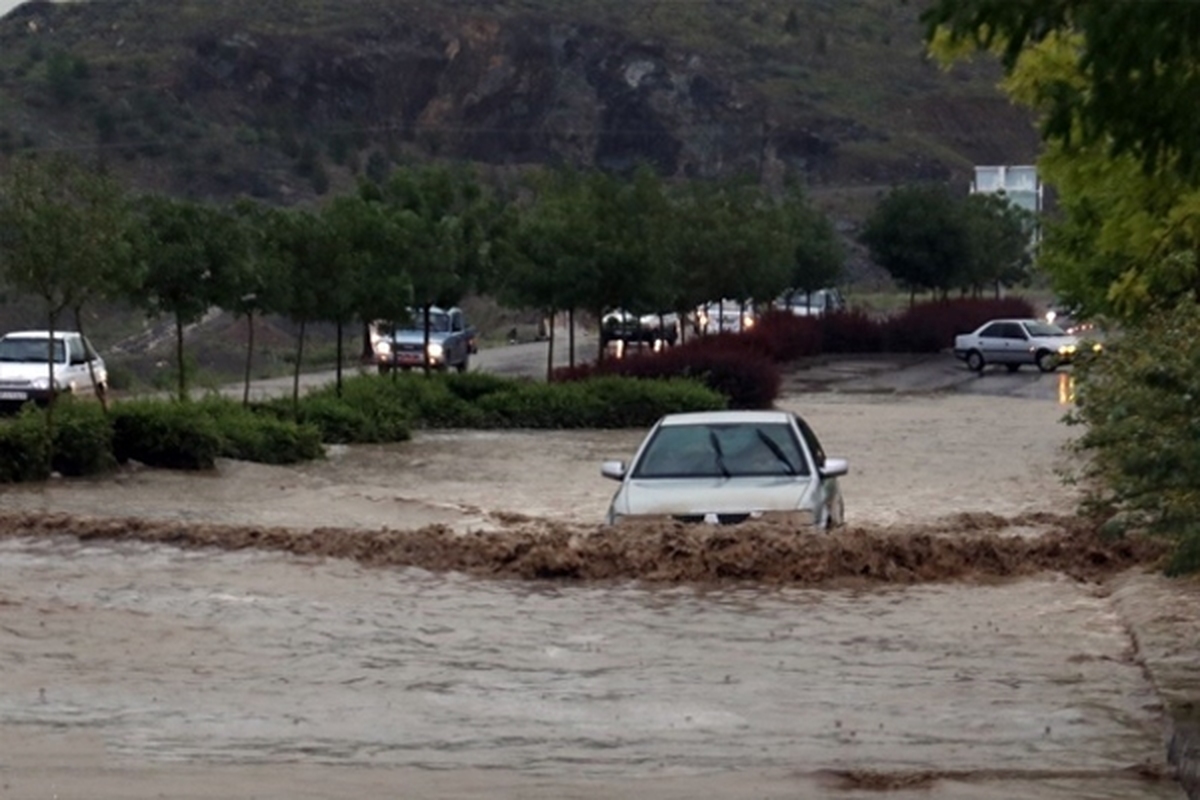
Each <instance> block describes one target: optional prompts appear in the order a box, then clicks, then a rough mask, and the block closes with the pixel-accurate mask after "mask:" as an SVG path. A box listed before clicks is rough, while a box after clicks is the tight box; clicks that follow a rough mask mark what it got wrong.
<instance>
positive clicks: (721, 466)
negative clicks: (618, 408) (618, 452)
mask: <svg viewBox="0 0 1200 800" xmlns="http://www.w3.org/2000/svg"><path fill="white" fill-rule="evenodd" d="M849 469H850V467H849V464H848V463H847V462H846V460H845V459H842V458H827V457H826V456H825V451H824V450H823V449H822V448H821V443H820V442H819V441H818V440H817V437H816V434H814V433H813V431H812V428H810V427H809V426H808V423H806V422H805V421H804V420H803V419H801V418H800V417H799V416H797V415H796V414H792V413H789V412H786V411H707V412H698V413H689V414H669V415H667V416H665V417H663V418H662V419H661V420H659V421H658V422H657V423H656V424H655V426H654V427H653V428H652V429H651V430H650V433H649V434H647V436H646V438H645V439H644V440H643V441H642V444H641V445H640V446H639V447H638V450H637V453H636V455H634V457H633V460H632V461H631V462H629V464H628V465H626V464H625V462H624V461H606V462H605V463H604V465H603V467H602V468H601V470H600V472H601V474H602V475H604V477H606V478H611V479H613V480H616V481H620V482H621V488H619V489H618V490H617V493H616V495H615V496H614V497H613V500H612V503H611V505H610V506H609V509H608V516H607V519H606V522H607V524H610V525H612V524H616V523H618V522H620V521H622V520H626V519H630V518H667V519H670V518H673V519H676V520H679V521H682V522H711V523H719V524H726V525H729V524H737V523H740V522H745V521H746V520H749V519H759V518H763V517H771V518H775V517H780V518H790V519H795V520H797V521H799V522H803V523H804V524H808V525H815V526H817V527H821V528H833V527H836V526H838V525H841V524H842V523H843V521H844V508H843V501H842V492H841V489H840V487H839V486H838V478H839V477H840V476H842V475H845V474H846V473H847V472H848V471H849Z"/></svg>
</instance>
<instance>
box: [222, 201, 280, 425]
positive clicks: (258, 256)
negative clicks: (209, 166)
mask: <svg viewBox="0 0 1200 800" xmlns="http://www.w3.org/2000/svg"><path fill="white" fill-rule="evenodd" d="M233 212H234V215H235V218H236V219H237V222H238V229H237V232H238V235H239V238H240V239H241V246H240V247H239V248H238V250H239V252H240V254H241V258H240V260H239V261H238V262H237V263H235V264H234V265H233V269H232V270H231V271H230V274H229V275H228V276H227V279H226V280H225V281H223V282H222V284H223V292H222V294H223V295H224V297H222V298H221V299H220V300H219V304H220V305H221V307H222V308H225V309H226V310H229V311H232V312H233V313H234V314H237V315H240V316H245V317H246V368H245V371H244V375H243V382H242V405H248V404H249V403H250V377H251V373H252V369H253V366H254V317H255V315H256V314H258V315H262V314H269V313H272V312H274V311H278V310H280V309H281V308H282V307H283V303H284V297H285V295H284V292H285V290H286V286H287V281H286V276H285V275H284V263H283V258H282V256H281V255H280V253H279V248H278V247H277V243H276V242H275V241H273V240H272V238H271V235H270V231H271V229H272V216H273V215H275V214H278V213H280V212H278V211H275V210H273V209H270V208H267V207H265V206H262V205H259V204H258V203H254V202H252V201H248V200H243V201H240V202H238V203H237V204H236V205H235V206H234V210H233Z"/></svg>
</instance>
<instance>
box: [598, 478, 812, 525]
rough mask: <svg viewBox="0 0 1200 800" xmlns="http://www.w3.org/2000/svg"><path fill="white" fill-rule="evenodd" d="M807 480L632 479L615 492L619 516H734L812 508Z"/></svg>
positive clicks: (808, 479)
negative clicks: (756, 512) (616, 493)
mask: <svg viewBox="0 0 1200 800" xmlns="http://www.w3.org/2000/svg"><path fill="white" fill-rule="evenodd" d="M812 488H813V481H812V479H811V478H808V477H785V476H767V477H761V478H656V479H654V480H638V479H633V480H630V481H628V482H627V483H625V484H624V485H623V486H622V487H621V489H620V491H619V492H618V496H617V500H616V506H617V508H616V510H617V512H618V513H619V514H631V515H636V516H642V515H658V514H664V515H670V514H737V513H748V512H755V511H794V510H796V509H804V508H807V507H809V506H810V505H811V496H812Z"/></svg>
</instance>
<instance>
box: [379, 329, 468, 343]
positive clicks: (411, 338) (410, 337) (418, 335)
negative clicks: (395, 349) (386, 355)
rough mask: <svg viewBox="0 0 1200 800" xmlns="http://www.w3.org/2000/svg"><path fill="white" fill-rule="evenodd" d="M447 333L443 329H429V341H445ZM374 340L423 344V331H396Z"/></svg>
mask: <svg viewBox="0 0 1200 800" xmlns="http://www.w3.org/2000/svg"><path fill="white" fill-rule="evenodd" d="M449 335H450V334H449V333H447V332H445V331H430V332H429V341H430V342H438V343H441V342H444V341H446V338H447V337H448V336H449ZM376 341H380V342H387V343H389V344H390V343H392V342H395V343H396V344H424V342H425V331H423V330H415V331H409V330H404V331H396V335H395V336H391V335H388V336H380V337H379V338H378V339H377V340H376Z"/></svg>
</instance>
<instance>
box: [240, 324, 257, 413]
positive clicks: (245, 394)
mask: <svg viewBox="0 0 1200 800" xmlns="http://www.w3.org/2000/svg"><path fill="white" fill-rule="evenodd" d="M246 326H247V328H246V376H245V380H244V381H243V383H242V405H243V406H248V405H250V370H251V367H252V365H253V363H254V309H252V308H249V309H246Z"/></svg>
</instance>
